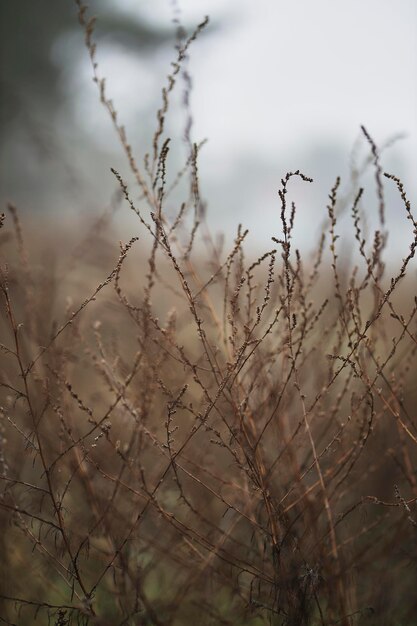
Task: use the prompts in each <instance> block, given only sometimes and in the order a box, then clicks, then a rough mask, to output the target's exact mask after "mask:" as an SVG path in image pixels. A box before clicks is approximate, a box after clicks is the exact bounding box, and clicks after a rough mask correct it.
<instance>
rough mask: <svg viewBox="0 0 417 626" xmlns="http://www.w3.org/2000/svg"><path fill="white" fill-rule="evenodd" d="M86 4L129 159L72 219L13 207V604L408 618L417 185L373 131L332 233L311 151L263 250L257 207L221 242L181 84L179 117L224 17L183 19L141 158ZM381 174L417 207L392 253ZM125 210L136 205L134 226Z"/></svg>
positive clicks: (240, 617) (3, 518) (239, 619)
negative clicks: (315, 216)
mask: <svg viewBox="0 0 417 626" xmlns="http://www.w3.org/2000/svg"><path fill="white" fill-rule="evenodd" d="M77 5H78V11H79V13H78V16H79V21H80V25H81V28H83V29H84V32H85V37H86V51H87V52H86V53H87V54H89V55H90V57H91V63H92V72H93V77H94V81H95V82H96V84H97V87H98V94H99V99H100V100H101V105H102V106H104V107H105V108H106V109H107V110H108V113H109V117H110V123H111V124H112V125H113V126H114V130H115V132H116V133H117V135H118V137H119V139H120V144H121V148H122V149H123V150H124V152H125V153H126V157H127V160H126V172H118V171H115V170H112V172H111V174H108V173H107V172H105V173H103V176H104V175H109V176H110V175H111V176H113V177H114V181H115V188H116V192H115V194H114V197H113V198H112V199H111V202H110V204H109V207H108V209H106V211H105V212H104V213H103V215H102V216H101V217H99V218H97V219H96V220H95V221H94V222H92V223H89V224H87V223H85V224H82V225H81V227H80V225H78V227H77V229H76V231H75V230H74V232H73V234H68V233H63V232H62V231H61V232H60V231H59V230H57V229H56V227H55V226H54V228H53V229H52V227H50V231H51V232H50V233H46V234H45V232H43V235H41V232H42V231H45V230H47V229H48V226H50V225H48V224H44V223H43V221H42V220H43V218H42V216H39V217H38V218H37V219H36V220H33V219H32V220H31V223H29V220H28V219H27V220H26V219H24V218H23V217H22V216H21V215H20V213H19V210H18V208H16V207H15V206H14V205H13V204H10V205H9V206H8V207H7V210H6V208H5V212H4V214H3V215H2V216H1V230H0V245H1V248H0V261H1V274H0V278H1V282H0V289H1V293H0V295H1V319H0V333H1V337H0V340H1V345H0V348H1V353H0V363H1V365H0V526H1V528H0V530H1V539H0V541H1V579H0V585H1V587H0V622H1V623H4V624H18V625H30V624H34V623H39V624H47V623H48V624H52V625H55V626H58V625H60V626H63V625H66V624H72V625H75V624H84V625H87V624H88V625H103V626H104V625H116V624H117V625H120V626H122V625H126V626H128V625H129V626H133V625H142V624H143V625H145V624H153V625H155V626H181V625H185V624H190V625H191V624H196V623H198V624H204V625H213V626H214V625H217V624H229V625H238V626H240V625H242V626H243V625H245V626H262V625H264V624H265V625H266V624H274V625H282V626H284V625H286V626H298V625H300V626H301V625H308V624H309V625H318V626H319V625H326V626H330V625H331V624H340V625H342V626H348V625H353V624H374V625H377V624H378V625H380V624H387V625H388V624H389V625H393V624H398V625H404V626H405V625H411V624H414V623H415V621H414V620H415V616H416V615H417V596H416V594H415V588H416V584H417V571H416V563H417V560H416V557H417V510H416V500H417V477H416V461H417V456H416V451H417V420H416V415H415V400H416V396H415V374H416V369H415V368H416V351H417V326H416V324H417V315H416V313H417V300H416V288H415V285H416V281H415V277H416V268H415V259H414V256H415V251H416V247H417V223H416V220H415V217H414V215H413V209H412V207H411V206H410V203H409V201H408V199H407V190H406V189H405V188H404V187H403V184H402V182H401V180H400V178H399V177H398V176H397V173H386V172H385V171H384V168H383V153H381V151H380V150H379V148H378V146H377V145H376V144H375V141H374V139H373V137H372V136H371V134H370V132H369V129H366V128H362V135H363V143H364V145H365V146H366V147H367V150H368V158H367V159H366V160H365V161H364V162H363V163H362V164H359V165H358V167H357V169H356V170H355V172H354V174H355V175H354V176H352V185H351V191H350V193H349V194H347V195H346V194H345V193H344V194H342V193H341V183H340V180H339V179H338V178H336V173H335V184H334V186H333V188H332V189H331V190H329V199H328V206H327V207H325V208H324V210H323V213H322V215H321V216H320V218H319V221H320V220H321V221H322V223H323V229H322V233H321V234H320V237H319V239H318V241H317V246H316V249H315V253H314V254H313V255H310V256H306V255H303V254H302V253H301V252H300V251H299V250H297V249H296V247H295V244H294V237H293V235H294V233H296V232H297V229H302V228H303V224H302V222H300V220H299V215H298V211H297V207H296V206H295V204H294V203H293V201H292V190H293V189H294V188H295V187H296V186H299V185H306V186H308V185H312V184H318V183H316V182H313V181H312V180H311V179H310V178H309V177H308V175H307V174H308V173H302V172H300V171H296V172H289V173H287V174H284V175H283V177H282V180H281V181H277V191H278V193H277V220H276V232H273V233H271V240H270V241H269V242H268V241H267V242H265V248H264V250H263V251H262V253H261V254H260V255H255V256H254V255H253V252H251V250H249V249H248V248H247V245H246V239H247V232H246V230H245V229H244V227H243V226H240V225H239V226H238V227H237V230H236V236H235V240H234V243H233V244H232V245H231V246H230V249H226V246H225V245H223V244H222V241H221V240H220V239H218V238H213V237H212V236H211V234H210V232H209V231H208V228H207V226H206V221H205V214H206V211H207V210H209V208H210V207H209V204H208V207H207V206H206V202H205V200H204V199H203V198H202V196H201V192H200V184H199V171H198V166H199V152H200V150H201V149H204V147H203V144H202V143H200V144H198V143H194V142H193V140H192V139H191V117H190V115H191V114H190V111H189V108H188V104H187V102H188V98H187V97H185V98H184V102H185V104H184V117H185V132H184V131H183V129H181V130H180V131H179V133H178V137H177V138H171V139H170V138H169V137H167V136H166V133H165V120H166V118H167V116H168V115H169V113H170V108H169V106H170V98H171V95H172V93H173V92H174V90H184V89H185V93H186V95H187V94H188V95H189V90H190V89H191V82H190V79H189V76H188V74H187V58H188V54H189V53H190V49H191V48H192V46H193V45H194V41H195V40H196V39H198V37H199V36H204V33H202V32H201V31H203V30H204V27H205V25H206V23H207V20H205V21H204V22H202V24H200V25H199V26H198V27H197V29H196V31H195V32H194V33H192V34H191V35H186V34H185V33H184V31H183V30H182V29H181V28H180V27H179V28H178V45H177V49H176V52H175V54H176V58H175V61H174V62H173V64H172V66H171V68H170V70H169V71H170V74H169V76H168V77H167V79H166V81H165V86H164V88H163V91H162V99H161V107H160V109H159V110H158V112H157V115H156V119H155V134H154V139H153V143H152V145H151V146H150V147H149V151H148V153H147V154H146V156H145V158H136V156H135V155H134V154H133V152H132V149H131V147H130V144H129V138H128V136H127V132H126V131H125V129H124V127H123V125H122V122H121V121H120V120H119V119H118V115H117V108H116V105H115V104H113V102H112V101H111V99H110V96H109V95H108V94H107V90H106V84H105V81H104V79H103V77H102V76H101V74H100V65H99V63H98V55H99V50H98V51H96V47H95V46H96V44H95V41H94V21H93V20H91V18H90V17H89V15H88V12H87V10H86V8H85V7H84V6H83V5H82V4H81V2H80V1H78V2H77ZM197 45H198V43H197ZM191 53H192V52H191ZM135 93H136V91H135ZM175 142H178V143H181V142H182V144H183V145H184V143H185V145H186V147H187V157H186V160H185V161H184V163H183V164H181V165H180V166H179V167H178V165H175V159H171V158H170V157H171V152H170V148H171V145H172V143H175ZM110 165H111V164H109V166H110ZM369 170H371V171H373V173H374V178H373V180H374V186H373V188H371V189H366V190H363V189H362V188H361V187H360V181H361V177H362V176H363V174H364V173H365V172H366V171H369ZM128 180H129V182H127V181H128ZM97 184H99V181H98V183H97ZM387 186H392V187H393V189H395V190H396V193H397V194H398V199H399V201H400V202H401V206H402V215H400V216H399V217H398V219H404V220H408V222H409V226H410V228H409V240H408V241H404V250H403V253H402V261H401V262H400V263H399V264H398V265H397V266H394V264H393V263H388V262H387V263H386V261H385V248H386V244H387V237H388V232H387V229H386V226H385V212H386V208H387V207H386V200H385V190H386V188H387ZM375 197H376V198H377V203H378V220H379V229H378V230H377V231H376V232H373V233H372V232H369V229H367V227H366V223H367V219H366V218H367V214H368V213H369V210H370V209H369V206H370V205H371V206H373V199H374V198H375ZM370 199H372V201H370ZM121 211H130V212H133V213H134V214H135V219H136V226H135V227H134V229H133V232H132V234H131V238H129V239H128V240H127V241H124V242H120V244H117V238H118V237H117V220H118V215H119V213H120V212H121ZM347 215H348V216H350V232H346V228H345V227H343V230H342V228H341V227H340V218H341V216H344V217H345V216H347ZM75 232H76V234H75ZM342 239H344V241H342ZM346 242H349V245H348V248H349V250H350V255H346V254H343V255H342V254H341V250H342V244H343V243H344V244H346ZM344 249H345V250H346V245H345V246H344ZM413 394H414V395H413Z"/></svg>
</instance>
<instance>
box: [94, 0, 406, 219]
mask: <svg viewBox="0 0 417 626" xmlns="http://www.w3.org/2000/svg"><path fill="white" fill-rule="evenodd" d="M108 4H112V2H110V0H108ZM178 4H179V5H180V7H181V11H182V15H183V18H184V21H185V22H187V23H191V22H195V23H198V22H199V21H201V19H202V18H203V17H204V16H205V15H206V14H208V15H209V16H210V18H211V21H212V23H213V24H214V25H215V26H216V27H217V31H216V32H215V33H214V34H212V35H209V34H207V35H203V36H202V37H200V39H199V41H198V42H196V44H195V45H194V47H193V50H192V52H191V65H190V68H191V72H192V75H193V82H194V87H193V95H192V108H193V114H194V120H195V123H194V138H195V139H196V140H200V139H201V138H204V137H208V138H209V143H208V144H207V146H206V147H205V149H204V155H203V156H202V164H203V166H204V169H203V171H202V178H203V181H205V182H206V185H207V189H208V191H209V192H210V191H211V190H212V185H213V183H214V182H215V183H216V189H217V196H216V189H214V190H212V196H211V197H212V199H214V202H212V205H214V206H212V208H213V211H214V214H215V215H216V210H217V211H219V210H220V208H219V206H218V204H219V202H220V201H221V195H220V191H219V190H221V193H222V194H223V199H224V197H225V196H224V194H225V190H226V189H228V188H229V192H230V193H229V197H228V198H227V204H228V206H229V207H230V210H228V211H225V207H222V208H221V211H222V215H223V216H226V217H224V222H225V224H226V225H228V224H229V222H230V223H232V222H233V223H235V222H236V221H237V219H236V218H237V217H238V219H239V220H240V219H241V217H242V218H243V220H244V221H245V223H249V225H256V223H257V221H258V222H259V219H258V215H257V212H258V211H259V208H256V207H253V206H252V207H250V206H249V204H250V203H253V202H254V201H255V199H256V198H257V199H258V204H259V202H260V203H262V206H263V211H264V213H265V214H267V215H269V211H270V210H271V207H272V206H273V204H274V203H276V189H277V187H278V185H279V178H280V176H281V175H282V174H283V173H284V171H285V170H286V169H293V168H295V167H304V165H306V166H307V167H310V168H312V169H313V170H314V169H315V162H316V161H317V163H318V162H319V161H320V163H321V166H320V168H319V169H317V171H313V172H311V171H310V172H307V173H310V174H312V175H315V176H316V175H317V174H318V173H319V172H323V164H324V166H325V173H326V175H325V176H324V178H325V180H323V181H318V184H320V183H322V185H324V186H323V188H322V197H323V198H326V195H327V192H328V189H327V188H324V187H325V186H326V185H327V186H328V185H329V183H330V181H333V180H334V178H335V176H336V175H337V174H339V173H342V174H343V172H339V171H337V168H340V167H341V162H340V161H339V160H338V159H340V158H342V159H345V161H344V163H345V165H346V166H347V164H348V162H349V155H350V153H351V151H352V146H353V145H354V142H355V140H356V139H357V138H358V135H359V127H360V124H364V125H365V126H366V127H367V128H368V130H369V132H370V133H371V134H372V136H373V137H374V139H375V140H376V141H377V143H378V144H379V145H381V144H382V143H383V142H384V141H385V140H387V139H389V138H390V137H392V136H394V135H396V134H398V133H404V134H405V135H406V138H405V139H404V140H402V141H401V142H400V143H399V144H398V145H396V146H395V147H394V148H393V149H392V151H391V153H392V155H391V157H389V156H387V162H388V165H390V164H391V162H392V163H393V164H395V165H396V166H398V167H400V168H402V169H401V171H399V172H396V173H398V174H400V175H402V176H403V177H404V178H405V181H406V183H410V182H411V179H412V176H411V174H412V172H413V171H416V167H417V81H416V79H417V2H416V0H314V1H313V0H291V1H289V0H263V1H261V0H260V1H259V2H253V0H178ZM117 7H118V9H121V10H125V11H127V12H129V13H131V15H132V18H134V16H135V15H137V11H138V7H139V8H140V12H141V14H142V15H143V14H144V15H146V18H147V19H149V20H150V21H156V22H158V23H160V24H164V25H169V24H170V21H171V19H172V14H173V10H172V7H173V2H172V0H152V2H148V1H145V0H123V1H122V0H120V2H118V3H117ZM123 55H125V56H123ZM101 58H102V59H103V60H104V66H105V74H106V76H107V77H108V79H109V85H110V86H111V88H112V95H113V96H114V99H115V101H116V103H118V106H119V109H120V108H121V109H122V113H123V114H124V115H125V116H126V117H127V118H128V120H129V116H130V117H131V118H132V119H133V118H134V117H135V116H137V115H138V110H140V108H141V107H146V106H149V101H150V98H151V96H150V94H152V93H154V92H155V90H158V89H160V86H161V85H162V84H163V78H164V76H165V75H166V73H167V57H166V53H165V54H162V53H161V54H159V55H157V57H155V58H152V59H149V58H147V59H144V60H141V59H137V58H136V59H129V58H128V57H127V56H126V53H123V52H122V51H119V52H117V51H115V50H112V51H108V53H107V56H106V52H105V50H102V57H101ZM121 65H122V66H123V72H121V71H120V67H121ZM86 72H87V73H88V72H89V69H88V67H87V65H86ZM132 81H133V83H132ZM132 84H134V85H137V88H136V89H134V90H132ZM82 106H83V107H84V111H83V114H84V115H85V107H87V108H88V106H89V105H86V103H85V102H84V104H83V105H82ZM91 107H94V111H95V112H96V110H97V109H96V103H91ZM92 110H93V109H92ZM94 115H95V114H94V113H92V116H93V117H94ZM95 117H96V116H95ZM87 118H88V116H87ZM95 123H96V124H97V123H99V122H97V121H96V122H95ZM251 164H252V165H251ZM258 165H259V170H260V171H259V172H258V171H257V167H258ZM332 169H333V170H334V171H331V170H332ZM283 170H284V171H283ZM251 172H252V173H253V176H251ZM237 181H239V190H236V184H237ZM231 186H232V187H233V186H234V189H235V190H236V191H235V193H234V194H233V193H232V192H231V189H230V187H231ZM413 193H414V191H413V190H410V194H411V195H413ZM414 197H415V194H414ZM209 200H210V198H209ZM216 207H217V209H216ZM237 213H239V216H237ZM218 214H219V213H218ZM315 219H316V221H317V218H315ZM313 221H314V219H313ZM311 223H313V222H311ZM268 229H269V221H268V220H267V221H266V226H265V224H264V230H268Z"/></svg>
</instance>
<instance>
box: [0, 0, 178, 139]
mask: <svg viewBox="0 0 417 626" xmlns="http://www.w3.org/2000/svg"><path fill="white" fill-rule="evenodd" d="M76 13H77V11H76V6H75V3H73V2H71V1H69V0H68V1H66V2H53V1H51V0H36V2H34V1H33V0H14V1H13V2H1V3H0V90H1V100H0V138H1V139H4V134H5V133H10V132H13V124H14V122H15V121H16V120H17V119H18V120H19V124H21V123H22V121H24V120H25V119H27V116H28V115H29V114H30V112H31V111H33V110H34V109H39V108H41V109H42V110H43V111H44V113H45V114H46V115H47V114H48V112H49V111H50V110H51V109H55V108H56V107H57V106H59V105H60V102H61V98H62V93H61V92H60V89H59V74H60V71H61V68H60V67H59V65H58V64H56V63H55V62H54V59H53V57H52V54H51V51H52V49H53V45H54V43H55V42H56V41H57V40H58V38H59V37H61V36H62V35H63V34H66V33H68V32H71V31H78V29H79V27H78V22H77V15H76ZM168 27H169V24H168V25H167V28H158V27H157V26H156V25H153V24H152V25H151V24H149V23H147V22H145V20H144V19H141V15H140V12H139V11H138V18H137V20H132V19H131V18H130V17H128V16H126V15H125V14H123V13H121V12H115V10H114V7H113V9H112V10H109V7H107V9H106V3H102V4H101V5H100V20H99V22H98V23H97V30H98V33H99V34H100V35H101V34H105V35H107V36H109V37H111V38H112V39H114V40H117V42H118V43H120V44H122V45H124V46H126V47H129V48H130V49H131V51H132V52H138V51H142V50H143V49H152V48H156V47H158V46H160V45H161V44H164V43H166V42H167V41H169V40H172V39H173V35H174V33H173V29H172V28H168ZM22 118H23V119H22Z"/></svg>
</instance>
